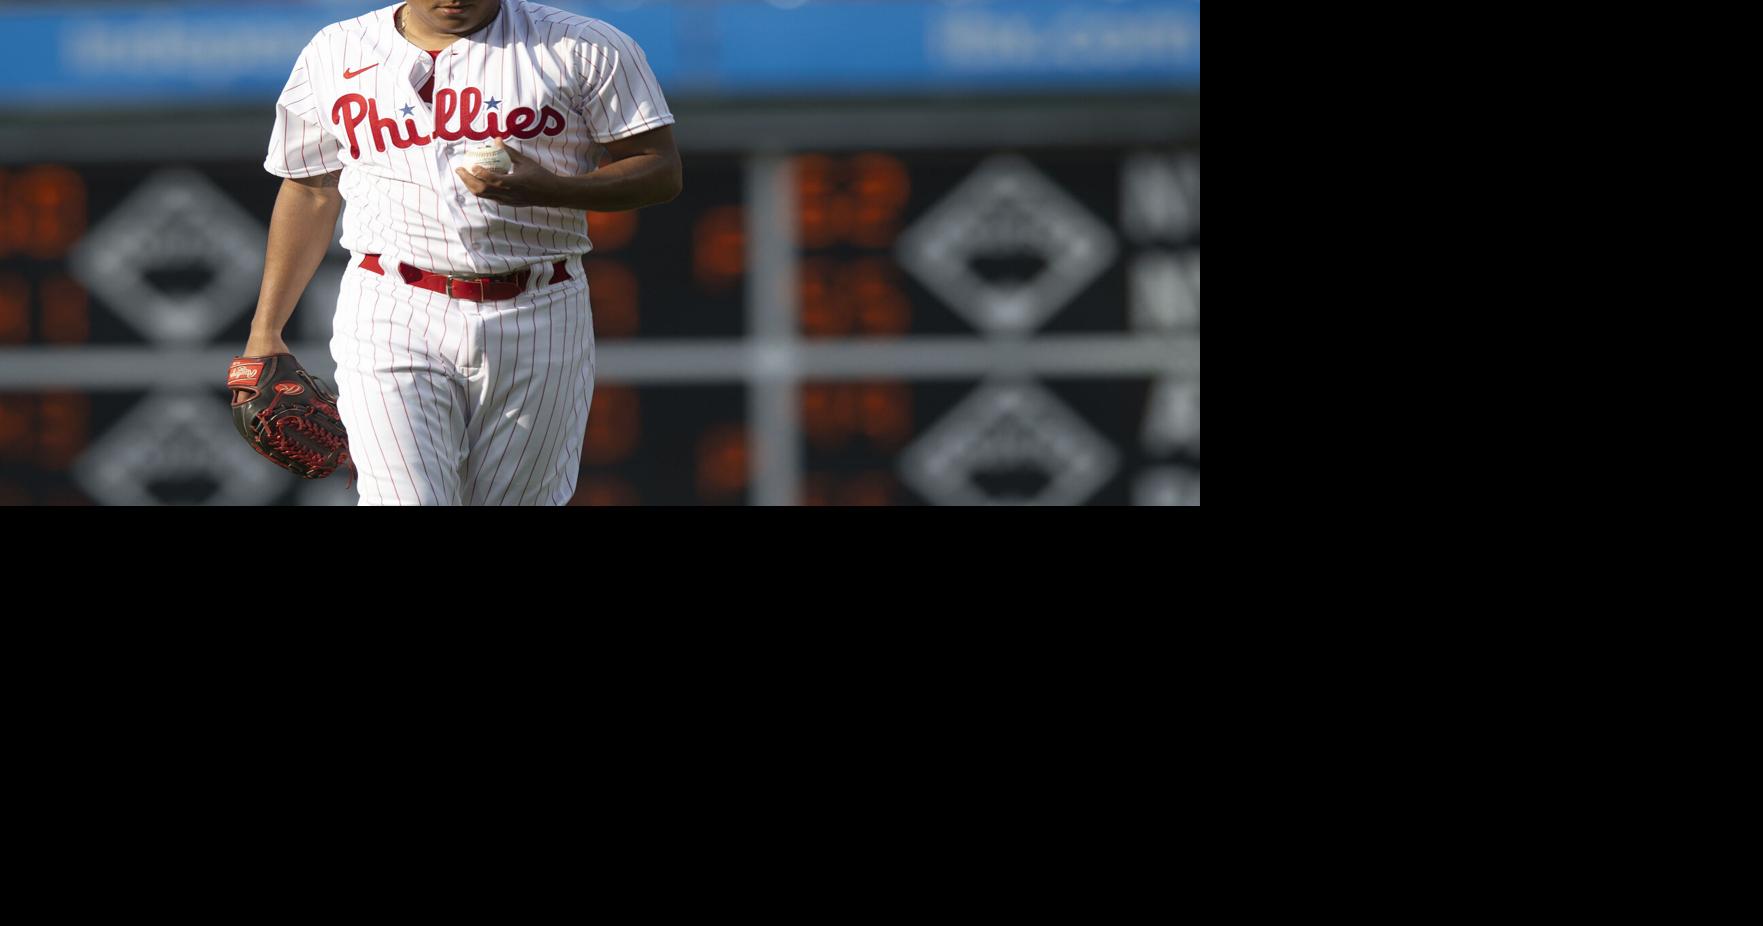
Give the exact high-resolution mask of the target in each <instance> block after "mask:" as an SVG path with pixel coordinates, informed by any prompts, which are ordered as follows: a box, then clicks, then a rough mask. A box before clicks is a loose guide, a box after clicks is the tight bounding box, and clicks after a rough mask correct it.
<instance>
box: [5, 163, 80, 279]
mask: <svg viewBox="0 0 1763 926" xmlns="http://www.w3.org/2000/svg"><path fill="white" fill-rule="evenodd" d="M85 232H86V182H85V181H84V180H82V179H80V175H79V174H76V173H74V172H73V171H72V170H69V169H68V168H66V167H62V166H61V165H59V164H43V165H39V166H36V167H30V168H26V169H25V170H22V171H18V172H17V173H14V174H11V175H8V174H7V173H6V172H5V171H0V254H3V253H7V252H11V251H17V252H19V253H22V254H26V255H29V256H31V257H38V258H42V259H44V260H55V259H57V258H61V257H65V256H66V255H67V251H68V248H70V247H72V246H73V243H74V242H76V241H78V240H79V239H80V236H81V235H83V234H85Z"/></svg>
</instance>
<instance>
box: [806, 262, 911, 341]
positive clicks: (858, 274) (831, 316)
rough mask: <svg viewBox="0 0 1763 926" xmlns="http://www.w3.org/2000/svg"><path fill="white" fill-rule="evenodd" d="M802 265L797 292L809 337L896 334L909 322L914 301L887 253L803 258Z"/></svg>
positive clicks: (903, 332)
mask: <svg viewBox="0 0 1763 926" xmlns="http://www.w3.org/2000/svg"><path fill="white" fill-rule="evenodd" d="M800 270H801V277H800V280H799V284H798V285H799V289H798V290H797V294H798V297H799V299H800V300H801V313H802V314H801V318H802V333H803V334H805V335H807V336H808V337H818V338H830V337H839V336H842V335H848V334H855V333H862V334H871V335H900V334H905V333H906V330H907V329H908V328H909V327H910V326H911V324H912V304H911V303H910V302H908V301H907V299H906V295H905V293H903V292H902V291H901V290H900V285H899V273H898V271H897V270H895V268H894V265H893V264H892V263H891V262H889V261H888V259H887V258H881V257H865V258H861V259H858V260H855V261H850V262H842V261H835V260H832V259H830V258H824V257H805V258H803V259H802V261H801V267H800Z"/></svg>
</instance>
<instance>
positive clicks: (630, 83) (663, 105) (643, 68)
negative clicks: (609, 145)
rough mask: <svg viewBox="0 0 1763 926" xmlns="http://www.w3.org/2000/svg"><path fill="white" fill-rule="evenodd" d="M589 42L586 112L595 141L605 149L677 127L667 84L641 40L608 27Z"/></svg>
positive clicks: (595, 30)
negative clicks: (665, 89) (665, 91)
mask: <svg viewBox="0 0 1763 926" xmlns="http://www.w3.org/2000/svg"><path fill="white" fill-rule="evenodd" d="M584 39H585V40H584V41H583V42H582V44H581V45H580V46H579V47H580V49H581V53H582V54H583V56H584V58H585V60H584V61H583V68H582V72H583V74H584V76H585V80H584V83H585V86H584V87H583V96H582V110H581V111H582V115H583V116H584V117H586V118H587V120H588V133H589V135H590V137H592V138H593V139H594V141H596V142H599V143H601V144H604V143H606V142H609V141H617V140H619V139H621V138H629V137H631V136H632V135H641V134H642V133H644V132H648V131H650V130H653V129H658V128H661V127H662V126H664V125H672V124H673V113H671V112H669V111H668V109H667V98H666V97H665V96H663V95H662V93H661V83H660V81H657V80H656V79H655V72H654V71H652V70H650V69H649V59H648V58H647V57H646V56H645V55H644V54H643V49H642V48H641V47H639V46H638V45H637V43H636V41H635V40H633V39H632V38H631V37H630V36H628V35H625V34H624V33H623V32H620V31H618V30H617V29H614V28H613V27H611V26H609V25H607V24H605V23H603V22H596V23H595V24H594V26H593V27H592V28H591V29H589V30H588V31H587V33H586V35H585V36H584Z"/></svg>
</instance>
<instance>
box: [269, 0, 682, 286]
mask: <svg viewBox="0 0 1763 926" xmlns="http://www.w3.org/2000/svg"><path fill="white" fill-rule="evenodd" d="M402 5H403V4H402V3H396V4H393V5H391V6H388V7H385V8H383V9H378V10H374V11H373V12H371V13H368V14H366V15H364V16H359V17H357V18H355V19H350V20H345V21H343V22H339V23H334V24H332V25H329V26H326V27H325V28H324V29H322V30H320V32H319V33H318V35H316V36H314V37H313V39H312V41H311V42H309V43H308V44H307V45H306V48H305V49H304V50H303V51H301V53H300V59H299V61H298V63H296V64H295V65H294V73H293V74H292V75H291V76H289V78H288V84H287V87H286V88H285V89H284V90H283V91H282V95H281V98H280V99H278V100H277V101H276V114H275V129H274V132H273V133H272V135H271V137H270V142H269V156H268V157H267V158H266V159H265V160H264V163H263V166H264V169H265V170H268V171H269V172H270V173H272V174H276V175H278V176H282V177H312V176H316V175H319V174H325V173H331V172H333V171H336V170H339V169H340V170H342V172H343V175H342V179H341V181H340V183H339V190H340V192H341V193H342V195H343V198H344V200H345V201H346V202H347V204H348V207H347V210H346V211H345V214H344V217H343V246H344V247H345V248H348V249H349V250H351V251H354V252H356V253H369V254H382V255H386V256H387V257H388V258H389V259H390V260H395V261H402V262H404V263H408V264H411V265H413V266H417V267H422V268H424V269H427V270H437V271H443V272H451V273H468V272H478V273H492V274H494V273H507V272H509V271H512V270H518V269H520V268H522V267H525V266H528V265H530V264H538V263H546V262H550V261H555V260H561V259H563V258H566V257H568V256H570V255H572V254H585V253H587V252H588V251H589V250H590V249H591V248H592V247H593V245H592V243H591V242H589V240H588V229H587V216H586V214H585V213H583V212H581V211H579V210H572V209H552V208H545V207H537V206H506V205H502V204H500V203H496V202H493V201H491V200H487V199H481V198H479V197H477V196H475V195H473V194H472V192H471V191H470V190H468V189H466V188H465V185H464V184H463V183H461V182H460V180H459V177H458V176H457V175H455V174H454V173H453V168H454V167H455V166H456V165H457V166H463V165H459V164H458V162H457V160H456V159H457V158H458V157H459V155H460V154H461V153H463V152H464V150H465V149H466V147H467V146H474V145H480V144H486V143H487V142H488V140H489V139H490V138H491V137H492V136H500V137H502V138H503V139H504V141H505V142H506V143H507V144H508V146H509V147H511V148H514V149H516V150H518V151H520V152H521V153H522V154H525V155H526V156H528V157H530V158H533V159H534V160H536V161H538V162H539V164H540V165H542V166H543V167H544V168H545V169H547V170H549V171H551V172H552V173H556V174H572V175H580V174H585V173H588V172H589V171H591V170H593V169H594V162H593V157H594V154H595V153H596V152H595V150H594V148H595V145H594V143H596V142H598V143H604V142H609V141H615V140H617V139H621V138H628V137H630V136H632V135H637V134H641V133H643V132H647V131H650V130H653V129H657V128H660V127H662V126H664V125H670V124H672V122H673V115H672V113H670V112H668V109H667V100H666V99H665V98H664V97H663V96H662V93H661V86H660V84H658V83H657V82H656V80H655V75H654V73H653V72H651V71H650V69H649V62H648V60H647V59H646V58H644V56H643V51H642V49H641V48H639V47H637V43H636V42H634V41H632V40H631V38H630V37H629V36H627V35H625V34H624V33H622V32H620V31H618V30H617V29H614V28H613V27H611V26H609V25H607V24H606V23H604V22H601V21H600V20H597V19H590V18H588V17H585V16H578V15H576V14H574V13H569V12H566V11H564V10H558V9H553V8H551V7H548V6H540V5H539V4H536V3H527V2H525V0H502V9H501V11H500V12H498V13H497V14H496V18H495V20H493V21H492V22H491V23H490V24H489V25H487V26H485V27H484V28H482V29H480V30H478V31H477V32H475V33H473V34H471V35H468V36H465V37H463V38H461V39H459V40H458V41H456V42H454V43H453V44H452V45H449V46H448V47H447V48H446V49H444V50H443V51H442V52H441V53H440V57H439V58H434V57H431V56H430V54H429V52H428V51H426V50H424V49H421V48H418V47H417V46H416V45H414V44H412V43H411V42H410V41H408V40H407V39H405V38H404V36H403V35H402V34H400V33H399V32H398V28H397V25H396V24H395V23H394V20H393V16H394V14H395V13H396V12H397V10H398V8H399V7H400V6H402ZM430 76H433V77H434V88H433V92H432V97H431V98H432V101H433V102H432V103H425V102H423V100H422V98H421V96H420V95H419V93H420V91H421V89H422V87H423V86H424V85H425V84H426V83H428V80H429V78H430Z"/></svg>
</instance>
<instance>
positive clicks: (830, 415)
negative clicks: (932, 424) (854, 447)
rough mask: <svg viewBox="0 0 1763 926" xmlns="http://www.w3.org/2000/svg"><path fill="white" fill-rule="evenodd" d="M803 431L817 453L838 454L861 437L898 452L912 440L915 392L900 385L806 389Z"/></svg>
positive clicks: (819, 386) (812, 386) (853, 385)
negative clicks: (841, 449) (822, 451)
mask: <svg viewBox="0 0 1763 926" xmlns="http://www.w3.org/2000/svg"><path fill="white" fill-rule="evenodd" d="M802 431H803V434H804V435H805V436H806V437H807V438H808V443H809V444H810V445H812V446H813V447H814V448H815V449H817V450H837V449H839V448H841V447H844V446H845V445H846V444H849V443H850V442H851V438H853V437H855V436H856V435H858V434H862V435H863V436H864V437H867V438H869V440H870V442H871V443H872V444H874V445H875V446H877V447H879V448H881V449H883V450H898V449H899V448H901V447H903V446H905V444H906V441H907V440H909V439H910V438H911V437H912V390H911V389H909V388H907V386H906V384H904V383H898V382H883V383H862V384H828V383H814V384H810V385H806V386H803V387H802Z"/></svg>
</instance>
